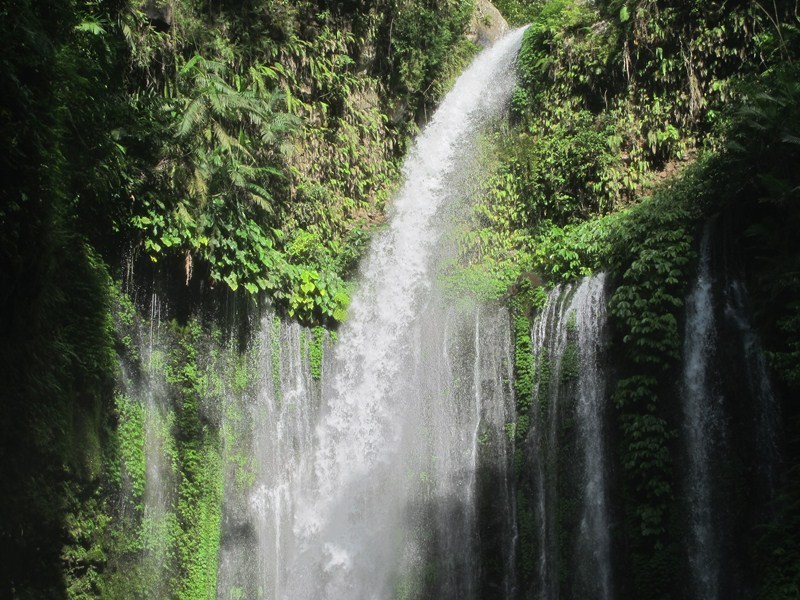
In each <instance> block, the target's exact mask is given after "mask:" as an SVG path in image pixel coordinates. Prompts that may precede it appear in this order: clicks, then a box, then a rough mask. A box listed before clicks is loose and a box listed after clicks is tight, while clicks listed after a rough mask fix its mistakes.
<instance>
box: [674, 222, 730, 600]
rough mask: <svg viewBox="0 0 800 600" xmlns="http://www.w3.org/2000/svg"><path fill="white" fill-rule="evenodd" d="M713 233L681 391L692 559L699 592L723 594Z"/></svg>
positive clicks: (692, 312)
mask: <svg viewBox="0 0 800 600" xmlns="http://www.w3.org/2000/svg"><path fill="white" fill-rule="evenodd" d="M710 243H711V242H710V234H709V230H708V229H706V231H705V233H704V234H703V239H702V241H701V249H700V264H699V267H698V270H697V279H696V281H695V283H694V286H693V288H692V290H691V292H690V294H689V297H688V299H687V302H686V327H685V332H684V343H683V357H684V363H683V381H682V397H683V411H684V427H683V430H684V437H685V440H686V451H687V455H688V469H687V473H688V481H687V484H686V501H687V504H688V506H689V511H688V512H689V518H690V520H691V525H690V540H689V565H690V568H691V572H692V579H693V582H694V587H695V590H694V592H695V594H696V597H697V598H708V599H709V600H713V599H714V598H718V597H719V585H720V583H719V578H720V562H719V561H720V548H719V540H718V539H717V536H718V528H717V527H715V525H714V522H713V510H712V509H713V507H712V489H713V482H712V470H713V463H712V456H713V451H714V449H715V446H717V445H719V444H720V443H721V442H722V440H721V436H722V432H723V429H722V427H723V425H722V415H721V413H720V411H721V407H720V404H721V398H720V394H719V390H718V389H717V388H716V387H715V385H714V384H713V378H712V374H711V367H710V365H711V358H712V353H713V350H714V347H715V344H716V339H715V334H716V331H715V328H714V304H713V293H712V280H711V267H710V262H711V256H710V255H711V252H710Z"/></svg>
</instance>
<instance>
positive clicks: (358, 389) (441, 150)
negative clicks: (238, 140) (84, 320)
mask: <svg viewBox="0 0 800 600" xmlns="http://www.w3.org/2000/svg"><path fill="white" fill-rule="evenodd" d="M521 37H522V30H517V31H514V32H511V33H510V34H509V35H507V36H506V37H505V38H504V39H502V40H500V41H499V42H498V43H497V44H496V45H495V46H494V47H493V48H491V49H489V50H487V51H484V52H483V53H482V54H481V55H480V56H478V58H477V59H476V60H475V61H474V63H473V64H472V66H470V67H469V68H468V69H467V70H466V71H465V72H464V73H463V74H462V76H461V77H460V78H459V79H458V80H457V81H456V83H455V86H454V88H453V90H452V91H451V92H450V94H448V96H447V97H446V98H445V99H444V101H443V102H442V105H441V107H440V108H439V109H438V111H437V112H436V114H435V115H434V117H433V119H432V121H431V123H430V124H429V125H428V126H427V127H426V128H425V130H424V131H423V132H422V134H421V135H420V136H419V138H418V139H417V140H416V142H415V144H414V146H413V148H412V149H411V152H410V154H409V156H408V158H407V159H406V162H405V165H404V168H403V175H404V179H405V184H404V186H403V188H402V189H401V190H400V191H399V193H398V194H397V196H396V198H395V201H394V204H393V206H392V209H391V214H390V219H389V227H388V229H387V230H385V231H384V232H382V233H380V234H379V235H378V236H377V237H376V238H375V240H374V241H373V243H372V244H371V247H370V250H369V253H368V255H367V259H366V262H365V263H364V264H363V265H362V269H361V278H360V281H359V289H358V290H357V292H356V293H355V295H354V296H353V300H352V303H351V306H350V309H349V316H348V319H347V321H346V323H345V324H344V325H343V327H342V329H341V331H340V332H339V335H338V342H337V344H335V346H330V347H329V348H328V351H327V352H326V353H325V356H326V359H325V362H324V365H323V374H322V377H321V381H318V382H315V381H312V380H311V379H310V378H309V376H308V375H307V374H308V348H307V343H306V342H304V341H303V339H304V336H306V337H307V336H308V333H307V332H304V331H303V330H302V329H300V328H298V327H297V326H293V328H292V327H289V326H286V325H282V324H280V323H278V324H277V325H274V324H273V323H272V322H271V321H270V320H269V319H267V320H266V321H264V322H263V323H262V328H261V333H260V334H259V340H260V346H261V357H260V358H259V362H260V363H261V365H262V368H263V369H264V372H265V373H270V374H269V375H265V376H264V378H263V381H262V382H261V385H260V386H259V387H260V390H259V391H258V392H257V393H256V394H254V395H253V396H252V397H250V398H248V399H246V400H242V401H234V402H232V403H231V404H230V406H231V408H230V410H229V411H228V415H227V416H226V420H225V423H227V425H223V427H226V426H229V427H230V431H232V432H235V433H234V434H233V435H232V436H231V437H232V439H236V440H238V441H232V442H231V444H230V449H229V450H226V452H227V453H228V454H229V455H239V454H241V455H248V453H252V457H253V458H252V460H253V461H255V463H256V465H255V469H254V471H253V481H251V482H246V483H245V484H244V485H241V484H238V483H237V482H236V476H235V474H233V473H231V472H229V473H228V475H227V476H226V492H225V498H226V499H225V509H224V523H223V542H222V550H221V560H220V570H219V581H220V585H219V591H218V594H219V596H220V597H222V598H229V597H230V598H234V597H245V596H246V597H264V598H276V599H287V600H288V599H291V600H302V599H325V598H329V599H332V600H334V599H335V600H338V599H341V598H352V599H369V598H376V599H386V598H416V597H447V598H456V597H458V598H465V599H470V598H473V599H477V598H481V597H486V594H487V593H490V592H485V591H483V590H485V589H488V588H487V587H486V586H489V587H490V588H491V587H495V588H496V587H500V588H505V589H506V590H508V593H509V594H510V593H512V591H513V590H514V586H515V584H514V582H513V580H512V579H511V577H512V575H513V569H511V570H509V569H502V571H503V573H501V574H500V575H499V576H498V577H496V578H499V579H498V580H497V581H494V580H492V578H493V577H494V575H489V574H485V573H482V569H483V568H482V562H481V556H482V555H487V554H495V555H501V558H500V560H501V561H502V564H504V565H508V564H514V562H515V559H514V556H513V552H514V541H513V522H512V521H513V518H509V517H508V516H507V515H512V517H513V511H511V510H510V509H509V504H510V503H512V502H513V499H512V497H513V492H512V490H510V489H509V488H508V487H507V486H506V482H507V481H508V478H507V476H506V470H507V469H508V465H509V461H510V457H511V450H510V448H508V447H507V446H508V444H509V442H508V440H507V436H506V434H505V424H506V423H507V422H508V421H512V420H513V419H514V415H513V411H514V405H513V394H512V392H511V383H510V380H511V373H510V371H509V369H510V358H509V355H508V353H509V348H510V331H509V325H508V318H507V313H506V312H505V311H504V310H503V309H501V308H500V307H494V308H491V307H484V308H482V309H479V308H477V307H473V308H465V307H461V306H459V307H456V306H453V302H452V301H450V300H448V299H446V298H444V297H442V295H441V294H440V293H439V291H438V290H437V287H436V277H435V276H436V273H437V265H439V264H440V263H441V261H442V260H443V259H445V258H447V252H448V251H449V248H448V245H447V244H444V243H443V242H442V235H443V233H444V232H445V231H447V228H448V227H449V226H450V223H449V215H448V213H447V210H446V207H448V206H452V205H457V204H458V203H459V202H460V200H459V195H460V191H461V190H463V187H464V185H465V182H466V184H468V183H469V182H468V179H469V176H470V175H471V171H470V169H469V167H470V166H471V164H470V161H471V158H472V157H473V155H474V152H475V148H474V146H475V140H476V139H477V135H478V134H479V133H481V132H482V130H483V129H485V127H486V126H487V125H488V124H489V123H490V122H491V120H492V119H493V118H496V117H497V116H499V115H500V114H501V113H502V111H503V110H505V108H506V106H507V104H508V101H509V98H510V94H511V92H512V89H513V86H514V78H515V76H514V69H513V63H514V60H515V57H516V53H517V50H518V48H519V44H520V40H521ZM276 366H277V371H275V369H276ZM233 462H235V461H233ZM497 481H501V482H502V485H501V487H502V488H503V491H502V492H501V493H500V494H497V489H496V487H493V486H491V485H490V483H489V482H497ZM237 485H238V486H239V487H238V489H237ZM490 488H492V489H490ZM483 489H485V490H486V493H482V492H481V490H483ZM492 495H496V496H497V497H496V498H494V497H492ZM487 498H491V500H487ZM481 503H483V504H484V505H485V504H487V503H488V505H489V507H490V508H493V510H495V511H497V512H498V513H505V515H506V516H504V517H503V518H502V519H500V521H501V523H500V525H499V528H500V529H501V531H500V532H497V531H489V530H487V529H486V528H482V527H481V525H480V523H479V519H478V516H479V512H481V510H482V508H481V506H480V505H481ZM510 574H512V575H510ZM491 593H493V592H491Z"/></svg>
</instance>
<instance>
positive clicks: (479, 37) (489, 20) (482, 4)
mask: <svg viewBox="0 0 800 600" xmlns="http://www.w3.org/2000/svg"><path fill="white" fill-rule="evenodd" d="M506 31H508V23H507V22H506V20H505V19H504V18H503V15H501V14H500V11H499V10H497V8H495V6H494V4H492V3H491V2H489V0H478V1H477V2H476V3H475V12H474V13H473V14H472V20H471V21H470V23H469V27H468V29H467V37H468V38H469V39H470V40H471V41H473V42H475V43H476V44H480V45H481V46H483V47H488V46H491V45H492V44H494V43H495V42H496V41H497V40H498V38H500V37H501V36H502V35H503V34H504V33H505V32H506Z"/></svg>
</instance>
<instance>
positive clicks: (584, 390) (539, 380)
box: [523, 274, 614, 599]
mask: <svg viewBox="0 0 800 600" xmlns="http://www.w3.org/2000/svg"><path fill="white" fill-rule="evenodd" d="M605 305H606V298H605V277H604V276H603V275H602V274H601V275H597V276H594V277H592V278H587V279H584V280H583V281H582V282H581V283H580V284H579V285H577V286H557V287H556V288H555V289H553V290H552V291H551V292H550V294H549V295H548V299H547V304H546V305H545V307H544V309H543V310H542V311H541V313H540V315H539V316H538V317H537V319H536V320H535V321H534V324H533V329H532V335H531V342H532V350H533V357H534V370H535V380H534V392H533V405H532V415H531V428H530V433H529V435H528V440H527V455H528V461H527V462H528V464H529V465H530V467H529V472H528V475H527V478H526V477H523V488H526V487H527V488H529V489H530V490H531V492H532V495H533V497H532V498H531V499H530V509H529V510H530V513H529V514H530V518H531V519H532V522H533V524H534V526H533V529H534V531H533V535H532V538H533V539H532V542H533V543H532V544H531V546H532V548H534V549H535V551H534V552H533V553H532V554H531V556H530V557H529V560H533V561H534V563H535V565H536V566H535V570H534V572H533V573H532V575H531V577H530V584H531V586H532V588H533V591H534V594H535V597H538V598H545V599H551V598H558V597H559V596H560V594H562V593H563V594H564V595H565V596H566V597H574V598H612V597H613V595H614V592H613V580H612V573H611V533H610V524H609V514H608V512H609V511H608V493H609V492H608V483H607V480H606V479H607V471H608V468H609V467H608V464H607V461H608V451H607V449H606V443H607V441H606V436H605V424H604V421H605V418H606V417H605V412H606V408H607V395H606V383H605V375H604V372H605V370H604V364H603V362H602V361H603V357H604V350H605V344H606V335H607V334H606V332H605V329H606V307H605ZM526 479H527V482H526ZM526 483H527V484H526Z"/></svg>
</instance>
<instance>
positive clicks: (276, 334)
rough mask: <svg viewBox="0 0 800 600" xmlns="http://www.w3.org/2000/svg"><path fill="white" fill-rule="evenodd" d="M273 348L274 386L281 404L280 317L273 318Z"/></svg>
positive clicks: (276, 396) (271, 337)
mask: <svg viewBox="0 0 800 600" xmlns="http://www.w3.org/2000/svg"><path fill="white" fill-rule="evenodd" d="M270 340H271V341H272V347H271V352H270V356H271V358H272V363H271V367H272V369H271V370H272V384H273V386H274V389H275V398H276V399H277V401H278V403H279V404H280V402H281V319H280V317H278V315H275V316H274V317H273V318H272V332H271V336H270Z"/></svg>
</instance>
